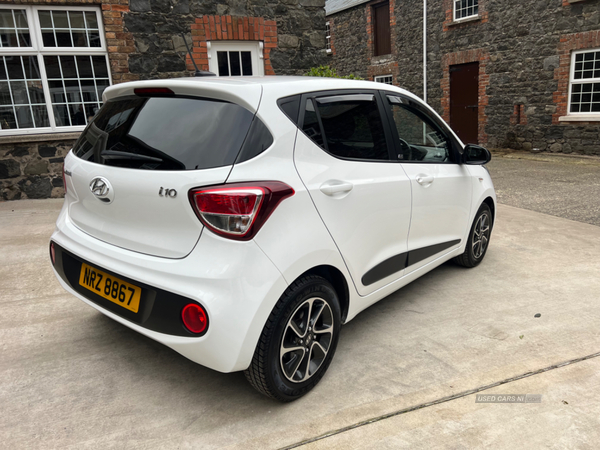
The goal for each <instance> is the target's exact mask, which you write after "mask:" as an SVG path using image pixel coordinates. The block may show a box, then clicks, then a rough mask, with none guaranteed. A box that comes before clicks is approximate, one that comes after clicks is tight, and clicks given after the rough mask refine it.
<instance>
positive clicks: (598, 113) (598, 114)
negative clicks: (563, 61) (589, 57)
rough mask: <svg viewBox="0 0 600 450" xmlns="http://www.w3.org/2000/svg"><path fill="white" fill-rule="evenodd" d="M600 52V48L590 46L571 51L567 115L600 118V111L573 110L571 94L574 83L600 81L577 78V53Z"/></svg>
mask: <svg viewBox="0 0 600 450" xmlns="http://www.w3.org/2000/svg"><path fill="white" fill-rule="evenodd" d="M591 52H600V48H588V49H585V50H577V51H574V52H572V53H571V68H570V69H569V94H568V103H567V116H571V117H581V118H585V117H589V118H594V119H596V120H598V119H600V111H590V112H571V95H572V92H573V85H574V84H589V83H600V78H582V79H580V80H576V79H575V58H576V56H577V55H579V54H582V53H591Z"/></svg>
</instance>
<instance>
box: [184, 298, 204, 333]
mask: <svg viewBox="0 0 600 450" xmlns="http://www.w3.org/2000/svg"><path fill="white" fill-rule="evenodd" d="M181 320H182V321H183V324H184V325H185V327H186V328H187V329H188V330H189V331H191V332H192V333H194V334H200V333H204V332H205V331H206V328H208V317H207V315H206V311H204V308H202V306H200V305H198V304H197V303H190V304H188V305H185V306H184V307H183V311H181Z"/></svg>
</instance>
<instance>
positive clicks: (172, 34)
mask: <svg viewBox="0 0 600 450" xmlns="http://www.w3.org/2000/svg"><path fill="white" fill-rule="evenodd" d="M324 5H325V1H324V0H277V1H267V0H221V1H216V2H210V1H198V0H195V1H194V0H130V1H129V9H130V11H129V12H128V13H127V14H125V15H124V25H125V29H126V31H128V32H130V33H132V35H133V39H134V42H135V50H134V51H133V52H131V53H130V54H129V71H130V72H131V73H132V74H138V75H139V78H140V79H149V78H164V77H174V76H187V75H189V67H188V68H186V56H187V51H186V47H185V42H184V40H183V39H182V37H181V33H183V34H184V36H185V38H186V40H187V43H188V45H189V46H190V47H193V45H194V42H193V41H194V40H193V35H192V33H191V31H192V26H193V25H194V24H195V23H196V22H197V20H198V18H202V17H203V16H210V17H223V16H229V17H230V18H234V19H235V18H256V17H258V18H261V19H263V20H264V21H273V22H275V24H276V28H277V36H276V37H277V46H276V47H274V48H272V49H271V51H270V55H269V56H268V59H269V60H270V61H266V63H267V64H269V63H270V64H271V65H272V68H273V70H274V73H275V74H277V75H299V74H303V73H305V72H306V71H308V69H309V68H310V67H312V66H315V65H320V64H324V63H325V62H326V58H325V37H324V36H325V10H324ZM226 39H228V40H231V39H232V40H252V39H246V38H244V37H243V36H236V37H235V38H234V37H233V36H229V37H227V38H226ZM205 40H207V41H210V40H213V41H214V40H225V38H222V37H217V39H211V38H210V36H206V37H205ZM265 56H266V55H265ZM198 62H199V64H198V65H199V66H201V65H203V64H202V62H201V61H198ZM201 68H202V67H201ZM204 69H206V70H207V69H208V67H204ZM267 72H268V71H266V72H265V74H268V73H267Z"/></svg>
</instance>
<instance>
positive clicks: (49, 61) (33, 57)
mask: <svg viewBox="0 0 600 450" xmlns="http://www.w3.org/2000/svg"><path fill="white" fill-rule="evenodd" d="M110 84H111V80H110V71H109V65H108V56H107V52H106V43H105V40H104V33H103V30H102V16H101V14H100V9H99V8H92V7H75V6H72V7H60V6H20V5H0V136H1V135H13V134H29V133H46V132H53V131H56V132H65V131H79V130H82V129H83V127H85V125H87V123H88V121H89V120H90V119H91V118H92V117H93V116H94V114H95V113H96V112H97V111H98V109H99V108H100V106H101V104H102V92H104V89H106V88H107V87H108V86H109V85H110Z"/></svg>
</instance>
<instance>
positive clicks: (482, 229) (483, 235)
mask: <svg viewBox="0 0 600 450" xmlns="http://www.w3.org/2000/svg"><path fill="white" fill-rule="evenodd" d="M489 239H490V218H489V216H488V214H487V213H483V214H482V215H481V216H479V219H477V223H476V224H475V229H474V230H473V256H474V257H475V258H476V259H479V258H481V257H482V256H483V254H484V253H485V249H486V248H487V245H488V241H489Z"/></svg>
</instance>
